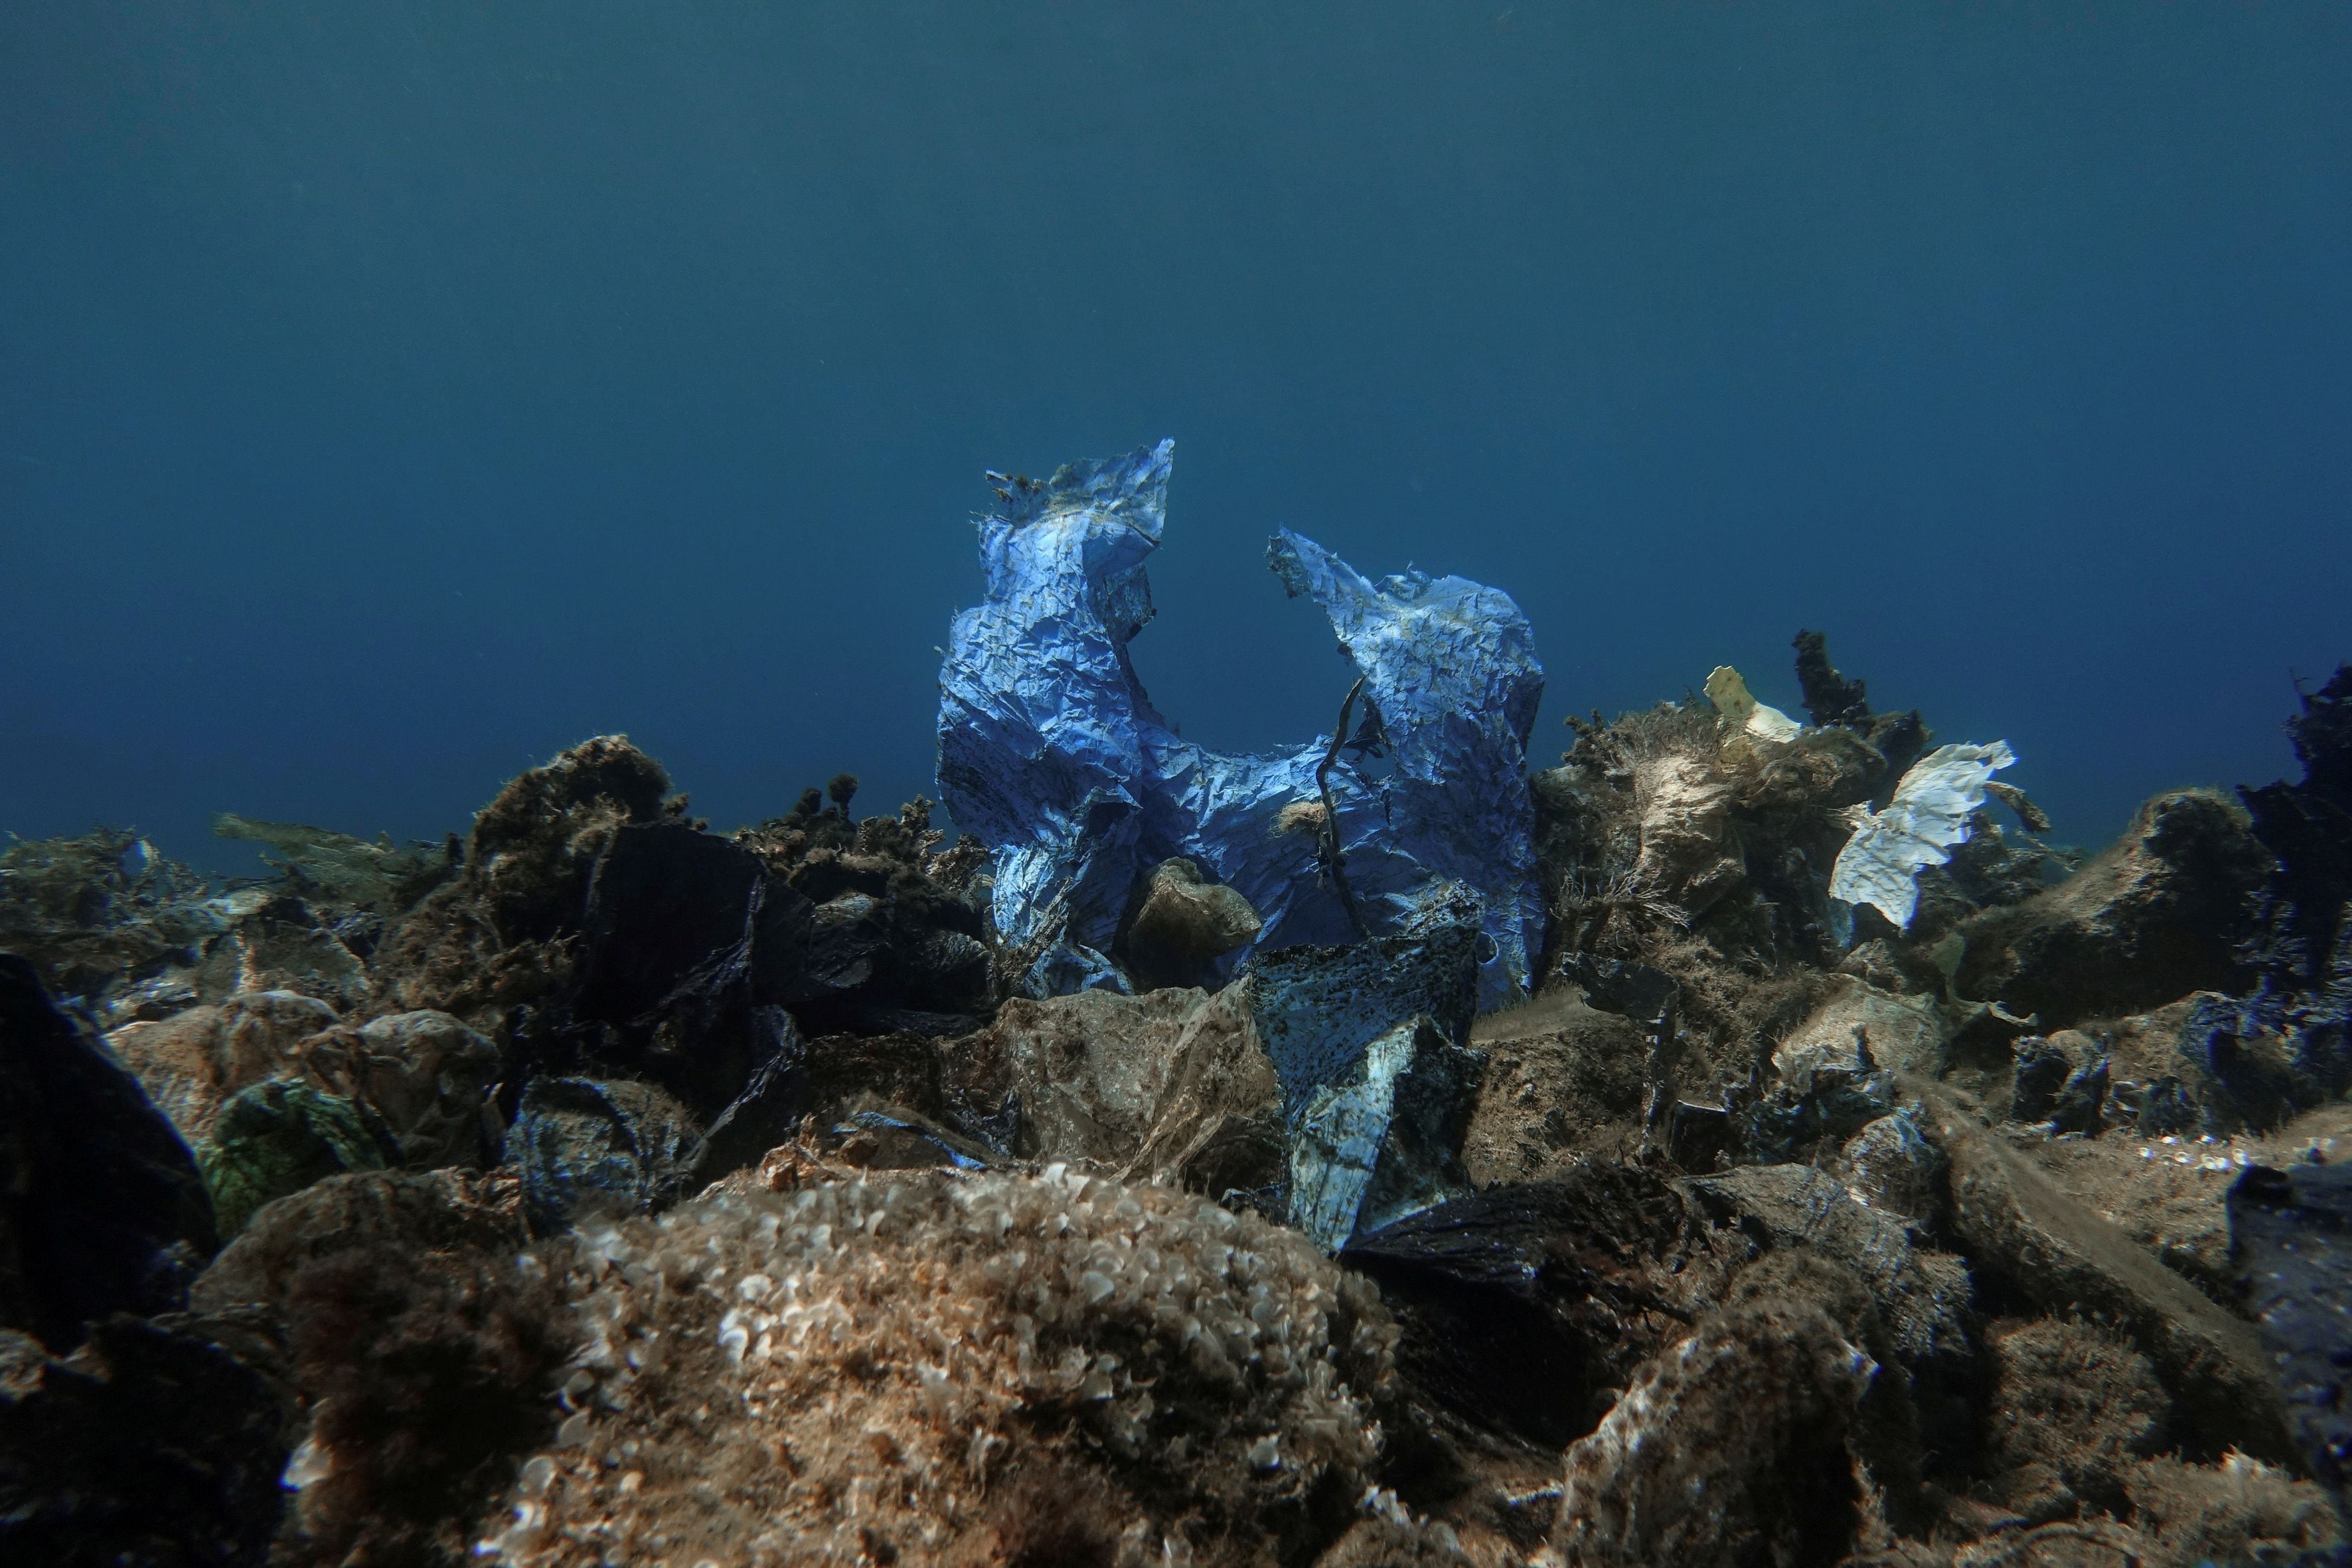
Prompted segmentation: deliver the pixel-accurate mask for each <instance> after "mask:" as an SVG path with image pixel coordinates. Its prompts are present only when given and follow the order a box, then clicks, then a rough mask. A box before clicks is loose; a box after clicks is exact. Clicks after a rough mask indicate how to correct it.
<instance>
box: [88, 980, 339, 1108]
mask: <svg viewBox="0 0 2352 1568" xmlns="http://www.w3.org/2000/svg"><path fill="white" fill-rule="evenodd" d="M335 1022H336V1013H335V1010H334V1009H333V1008H332V1007H331V1006H329V1005H327V1004H326V1003H324V1002H321V1001H320V1000H319V999H318V998H316V997H313V996H305V995H302V994H299V993H298V992H293V991H240V992H237V993H236V994H232V995H230V996H228V997H227V998H226V999H225V1000H224V1001H222V1002H221V1003H220V1004H219V1005H216V1006H199V1007H191V1008H189V1009H188V1010H187V1011H185V1012H184V1013H178V1014H174V1015H173V1016H171V1017H168V1018H163V1019H160V1020H153V1021H145V1022H140V1023H132V1024H127V1025H124V1026H122V1027H121V1028H119V1029H115V1030H113V1031H111V1032H110V1033H109V1034H108V1036H107V1037H106V1043H107V1045H108V1046H109V1047H110V1048H111V1049H112V1050H113V1052H114V1054H115V1056H116V1057H117V1058H120V1059H121V1062H122V1064H123V1065H124V1066H125V1067H127V1068H130V1069H131V1071H132V1072H133V1073H134V1074H136V1075H137V1076H138V1079H139V1082H140V1085H141V1087H142V1088H143V1089H146V1091H147V1095H148V1098H149V1099H151V1100H153V1101H154V1102H155V1104H156V1106H157V1108H158V1109H159V1110H162V1111H163V1113H164V1114H165V1115H166V1116H169V1117H170V1118H171V1119H172V1124H173V1126H175V1127H177V1128H178V1129H179V1130H180V1136H181V1137H183V1138H184V1139H186V1140H187V1141H188V1142H189V1144H190V1146H191V1147H193V1146H195V1145H198V1144H201V1143H203V1142H205V1141H207V1140H208V1139H210V1138H211V1137H212V1134H213V1124H214V1123H215V1122H216V1121H219V1120H220V1113H221V1107H222V1106H224V1105H226V1103H227V1102H228V1100H229V1098H230V1096H232V1095H234V1094H236V1092H237V1091H238V1090H240V1089H249V1088H251V1087H252V1086H253V1085H255V1084H257V1083H259V1082H261V1081H262V1080H263V1079H268V1078H274V1077H277V1076H278V1075H279V1074H281V1073H289V1072H290V1071H291V1070H292V1069H293V1066H294V1061H295V1057H296V1050H297V1047H299V1044H300V1043H301V1042H302V1041H303V1040H305V1039H308V1038H309V1037H311V1036H313V1035H315V1034H317V1033H319V1032H320V1030H323V1029H327V1028H331V1027H332V1026H334V1025H335Z"/></svg>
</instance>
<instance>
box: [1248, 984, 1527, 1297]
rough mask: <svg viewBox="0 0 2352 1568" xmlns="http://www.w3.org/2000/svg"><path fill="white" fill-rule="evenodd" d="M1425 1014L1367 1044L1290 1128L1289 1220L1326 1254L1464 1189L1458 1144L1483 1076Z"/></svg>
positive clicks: (1473, 1059) (1472, 1057) (1476, 1055)
mask: <svg viewBox="0 0 2352 1568" xmlns="http://www.w3.org/2000/svg"><path fill="white" fill-rule="evenodd" d="M1485 1071H1486V1057H1485V1055H1484V1053H1482V1052H1478V1051H1474V1050H1471V1049H1469V1048H1468V1047H1464V1046H1458V1045H1455V1044H1454V1042H1453V1041H1451V1040H1449V1039H1447V1038H1446V1037H1445V1035H1444V1033H1443V1032H1442V1031H1441V1030H1440V1029H1439V1028H1438V1026H1437V1025H1436V1023H1435V1022H1434V1021H1433V1020H1432V1019H1430V1018H1429V1017H1428V1016H1420V1017H1416V1018H1412V1019H1410V1020H1408V1021H1406V1022H1404V1023H1401V1024H1399V1025H1397V1026H1395V1027H1393V1028H1391V1030H1389V1032H1388V1033H1386V1034H1384V1035H1382V1036H1381V1037H1378V1038H1376V1039H1374V1040H1373V1041H1372V1042H1371V1044H1370V1046H1369V1047H1367V1048H1366V1050H1365V1052H1364V1055H1363V1057H1362V1058H1361V1060H1360V1062H1359V1063H1358V1064H1357V1067H1356V1069H1355V1070H1354V1071H1353V1072H1352V1073H1350V1074H1349V1075H1348V1076H1347V1077H1346V1078H1343V1079H1340V1080H1339V1081H1338V1082H1335V1083H1327V1084H1324V1085H1322V1086H1320V1087H1319V1088H1318V1089H1316V1090H1315V1091H1314V1092H1313V1093H1312V1094H1311V1095H1309V1096H1308V1097H1307V1102H1306V1103H1305V1104H1304V1105H1303V1106H1301V1107H1300V1108H1299V1110H1298V1112H1297V1116H1296V1117H1295V1118H1294V1120H1293V1121H1292V1123H1291V1134H1290V1158H1289V1168H1290V1223H1291V1224H1293V1225H1295V1226H1297V1227H1298V1228H1299V1229H1300V1230H1302V1231H1304V1232H1306V1233H1307V1237H1308V1238H1309V1239H1310V1240H1312V1241H1313V1242H1314V1243H1315V1244H1316V1245H1317V1246H1318V1247H1321V1248H1323V1250H1324V1251H1326V1252H1337V1251H1339V1249H1340V1248H1341V1247H1345V1246H1346V1245H1347V1244H1348V1241H1349V1238H1350V1237H1353V1236H1355V1235H1356V1234H1357V1232H1358V1231H1360V1230H1376V1229H1378V1228H1380V1227H1381V1226H1385V1225H1389V1224H1392V1223H1393V1222H1395V1221H1396V1220H1398V1219H1401V1218H1402V1217H1403V1216H1404V1215H1409V1214H1413V1213H1416V1212H1418V1211H1420V1210H1422V1209H1425V1208H1429V1207H1431V1206H1433V1205H1436V1204H1440V1203H1443V1202H1444V1201H1445V1200H1446V1199H1447V1198H1449V1197H1453V1196H1455V1195H1457V1194H1461V1193H1464V1192H1466V1191H1467V1190H1468V1188H1469V1182H1468V1178H1467V1177H1466V1175H1465V1173H1464V1172H1463V1170H1462V1159H1461V1157H1462V1140H1463V1136H1464V1134H1465V1132H1466V1131H1468V1130H1469V1122H1470V1112H1471V1109H1472V1105H1473V1102H1474V1100H1475V1096H1476V1094H1477V1090H1478V1080H1479V1078H1480V1077H1481V1075H1482V1074H1483V1073H1484V1072H1485Z"/></svg>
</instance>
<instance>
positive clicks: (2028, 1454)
mask: <svg viewBox="0 0 2352 1568" xmlns="http://www.w3.org/2000/svg"><path fill="white" fill-rule="evenodd" d="M1985 1356H1986V1360H1987V1361H1988V1363H1990V1367H1991V1371H1992V1379H1993V1392H1992V1394H1991V1397H1990V1398H1989V1399H1988V1400H1987V1401H1986V1403H1985V1414H1986V1432H1985V1447H1986V1449H1987V1458H1988V1459H1989V1460H1990V1463H1991V1465H1992V1466H1993V1467H1995V1468H1996V1469H1997V1472H1998V1473H1999V1477H2000V1479H1999V1480H1998V1482H1997V1486H1996V1494H1997V1495H1998V1497H1999V1498H2000V1501H2001V1502H2002V1503H2003V1504H2004V1505H2005V1506H2007V1507H2009V1508H2011V1509H2012V1510H2015V1511H2016V1512H2018V1513H2019V1514H2021V1515H2022V1516H2023V1517H2024V1518H2026V1519H2027V1520H2029V1521H2034V1522H2037V1523H2038V1522H2041V1521H2044V1520H2049V1519H2053V1518H2063V1517H2065V1516H2067V1515H2069V1514H2071V1513H2073V1512H2074V1506H2075V1503H2076V1501H2077V1500H2079V1501H2080V1502H2081V1503H2082V1504H2083V1505H2085V1506H2087V1507H2089V1508H2092V1509H2095V1510H2103V1511H2105V1512H2107V1513H2112V1514H2116V1515H2118V1516H2122V1517H2126V1518H2127V1517H2129V1516H2130V1514H2131V1512H2132V1506H2131V1500H2130V1493H2129V1479H2130V1477H2131V1474H2132V1469H2133V1467H2134V1465H2135V1463H2136V1462H2137V1461H2138V1460H2140V1459H2145V1458H2148V1457H2150V1456H2151V1455H2153V1454H2155V1453H2157V1452H2158V1450H2160V1449H2161V1448H2162V1447H2164V1446H2165V1440H2166V1438H2167V1436H2168V1429H2169V1427H2170V1426H2171V1421H2172V1401H2171V1398H2170V1397H2169V1396H2168V1395H2167V1394H2166V1393H2165V1392H2164V1385H2163V1384H2161V1383H2160V1382H2158V1379H2157V1375H2156V1369H2155V1368H2154V1367H2152V1366H2150V1365H2149V1364H2148V1363H2147V1358H2146V1357H2145V1356H2142V1355H2140V1354H2139V1353H2138V1352H2136V1351H2134V1350H2133V1349H2132V1347H2131V1345H2130V1343H2129V1342H2127V1341H2125V1340H2122V1339H2119V1338H2117V1337H2116V1335H2113V1334H2110V1333H2108V1332H2106V1331H2103V1330H2101V1329H2099V1328H2097V1327H2096V1326H2095V1325H2093V1324H2091V1323H2086V1322H2084V1321H2080V1320H2076V1319H2065V1318H2044V1319H2039V1320H2035V1321H2021V1320H2017V1319H2011V1320H2008V1321H2003V1322H2000V1323H1998V1324H1995V1325H1994V1326H1993V1327H1992V1328H1991V1329H1990V1331H1988V1332H1987V1333H1986V1335H1985Z"/></svg>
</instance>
